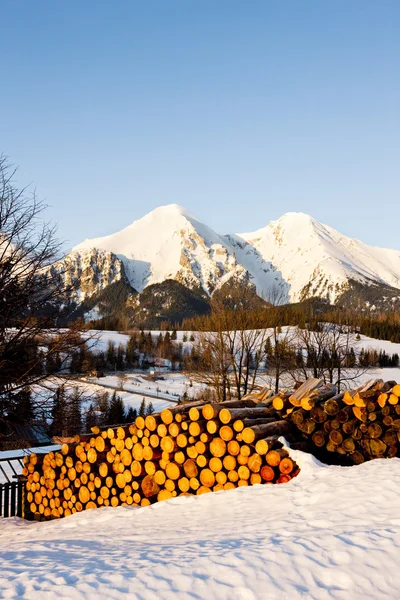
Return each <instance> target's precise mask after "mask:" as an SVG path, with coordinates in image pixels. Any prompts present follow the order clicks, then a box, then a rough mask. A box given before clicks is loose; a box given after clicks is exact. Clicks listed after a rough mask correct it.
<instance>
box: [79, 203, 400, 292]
mask: <svg viewBox="0 0 400 600" xmlns="http://www.w3.org/2000/svg"><path fill="white" fill-rule="evenodd" d="M93 249H101V250H104V251H106V252H109V253H112V256H117V257H118V259H120V260H121V261H122V263H123V265H124V267H125V272H126V276H127V278H128V281H129V282H130V284H131V286H132V287H133V288H135V289H136V290H138V291H139V292H141V291H142V290H143V289H144V288H145V287H146V286H148V285H150V284H154V283H160V282H162V281H165V280H166V279H175V280H177V281H179V282H181V283H183V284H184V285H186V286H188V287H191V288H194V287H199V286H200V287H201V288H203V289H204V290H205V291H206V292H207V294H212V293H213V291H214V290H215V289H216V288H218V287H219V286H221V285H223V284H224V283H225V282H227V281H229V280H230V279H231V278H232V277H235V278H239V279H246V280H248V281H250V282H252V283H254V284H255V285H256V288H257V291H258V293H259V295H261V296H264V297H266V298H268V296H269V295H270V293H271V290H276V289H278V290H280V291H281V292H282V295H283V298H284V299H286V300H288V301H291V302H295V301H298V300H301V299H302V298H305V297H311V296H320V297H322V298H326V299H328V300H330V301H332V302H334V301H335V300H336V299H337V298H338V296H340V294H341V293H342V292H343V291H344V290H346V288H347V287H348V284H349V282H353V281H355V282H359V283H361V284H363V285H370V284H372V283H373V284H376V285H380V286H382V285H385V286H388V296H389V297H388V302H391V298H390V295H392V296H393V295H394V296H395V297H396V298H399V297H400V292H399V293H398V294H397V291H396V290H398V289H400V252H399V251H397V250H390V249H383V248H375V247H373V246H368V245H366V244H364V243H362V242H360V241H358V240H355V239H352V238H349V237H346V236H344V235H342V234H340V233H338V232H337V231H335V230H334V229H332V228H331V227H329V226H327V225H322V224H321V223H319V222H318V221H316V220H315V219H313V218H312V217H310V216H308V215H305V214H302V213H287V214H285V215H283V216H282V217H281V218H280V219H278V220H277V221H273V222H271V223H270V224H269V225H267V226H266V227H263V228H261V229H259V230H257V231H255V232H253V233H242V234H230V235H219V234H217V233H215V232H214V231H213V230H212V229H210V228H209V227H208V226H206V225H204V224H203V223H201V222H200V221H199V220H198V219H196V218H195V217H193V216H192V215H190V214H189V213H188V212H187V211H186V210H185V209H184V208H182V207H181V206H178V205H176V204H171V205H168V206H162V207H160V208H157V209H155V210H153V211H152V212H150V213H149V214H147V215H146V216H144V217H143V218H141V219H139V220H137V221H134V222H133V223H132V224H131V225H129V226H128V227H126V228H125V229H123V230H122V231H120V232H117V233H114V234H112V235H108V236H105V237H101V238H95V239H90V240H85V241H84V242H83V243H81V244H79V245H78V246H76V248H75V249H74V251H75V252H79V253H80V256H81V257H83V256H84V255H85V253H89V254H90V255H93V252H94V250H93ZM119 276H120V274H119Z"/></svg>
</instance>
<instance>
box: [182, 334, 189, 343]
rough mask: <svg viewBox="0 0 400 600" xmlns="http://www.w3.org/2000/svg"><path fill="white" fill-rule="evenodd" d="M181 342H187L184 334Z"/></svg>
mask: <svg viewBox="0 0 400 600" xmlns="http://www.w3.org/2000/svg"><path fill="white" fill-rule="evenodd" d="M182 341H183V342H187V341H188V338H187V335H186V333H184V334H183V338H182Z"/></svg>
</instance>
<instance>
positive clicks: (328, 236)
mask: <svg viewBox="0 0 400 600" xmlns="http://www.w3.org/2000/svg"><path fill="white" fill-rule="evenodd" d="M237 237H238V238H239V239H243V240H245V241H246V242H247V243H248V244H249V245H250V246H251V248H252V249H256V250H257V252H258V253H259V254H260V256H261V257H262V258H263V259H264V260H269V261H271V263H272V264H273V265H274V267H275V268H276V269H277V271H278V272H279V273H280V274H281V276H282V279H283V280H284V281H285V282H286V284H287V285H288V289H289V298H288V299H289V300H290V301H292V302H295V301H298V300H302V299H304V298H306V297H313V296H317V297H321V298H326V299H327V300H330V301H331V302H335V301H336V300H337V298H338V296H340V295H341V293H343V291H344V290H346V288H347V287H348V285H349V282H350V281H356V282H359V283H361V284H367V285H370V284H380V285H384V286H389V287H392V288H396V289H400V252H399V251H398V250H390V249H386V248H377V247H374V246H368V245H367V244H364V243H363V242H360V241H359V240H356V239H352V238H349V237H347V236H345V235H342V234H341V233H339V232H338V231H336V230H335V229H333V228H332V227H329V226H328V225H323V224H322V223H319V222H318V221H317V220H316V219H314V218H313V217H310V216H309V215H306V214H303V213H287V214H285V215H283V216H282V217H281V218H280V219H278V220H277V221H272V222H271V223H269V225H267V226H266V227H263V228H262V229H259V230H258V231H255V232H253V233H242V234H239V235H238V236H237Z"/></svg>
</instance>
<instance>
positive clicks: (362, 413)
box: [272, 379, 400, 465]
mask: <svg viewBox="0 0 400 600" xmlns="http://www.w3.org/2000/svg"><path fill="white" fill-rule="evenodd" d="M399 398H400V385H398V384H396V382H395V381H387V382H384V381H383V380H382V379H373V380H371V381H368V382H367V383H366V384H364V385H362V386H361V387H359V388H357V389H355V390H351V391H345V392H342V393H340V394H338V393H337V392H336V388H335V386H333V385H329V384H328V385H326V384H324V383H323V382H322V381H321V380H319V379H310V380H308V381H306V382H305V383H304V384H303V385H302V386H300V387H299V388H298V389H297V390H296V391H295V392H294V393H289V392H288V393H282V394H280V395H279V396H274V397H273V398H272V405H273V407H274V408H275V409H276V411H277V412H278V413H279V414H280V415H281V417H282V418H283V419H285V420H287V421H290V422H292V423H293V424H294V425H295V427H296V428H297V430H298V431H299V432H300V433H301V438H302V439H303V440H306V441H307V442H308V444H309V447H308V450H309V451H311V452H312V453H313V454H315V455H316V456H318V457H320V458H321V459H323V460H325V461H326V462H334V463H336V464H342V465H349V464H354V463H356V464H359V463H362V462H364V461H365V460H370V459H372V458H385V457H386V458H391V457H394V456H400V403H399ZM297 441H299V439H298V440H297ZM305 449H307V448H305ZM329 454H331V456H329ZM333 456H334V458H333Z"/></svg>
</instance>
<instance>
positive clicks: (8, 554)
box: [0, 452, 400, 600]
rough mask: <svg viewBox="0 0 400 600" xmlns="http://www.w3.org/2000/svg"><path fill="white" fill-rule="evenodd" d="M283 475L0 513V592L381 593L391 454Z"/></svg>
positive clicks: (399, 524)
mask: <svg viewBox="0 0 400 600" xmlns="http://www.w3.org/2000/svg"><path fill="white" fill-rule="evenodd" d="M293 455H294V457H295V459H296V461H297V462H298V463H299V464H300V466H301V468H302V471H301V473H300V475H299V476H298V477H297V478H296V479H294V480H293V481H291V482H290V483H288V484H284V485H263V486H253V487H249V488H238V489H235V490H232V491H229V492H224V491H223V492H217V493H212V494H207V495H205V496H197V497H177V498H173V499H171V500H168V501H166V502H161V503H158V504H155V505H152V506H149V507H146V508H133V507H119V508H101V509H96V510H93V511H87V512H83V513H80V514H76V515H72V516H70V517H67V518H65V519H62V520H59V521H50V522H47V523H36V522H24V521H22V520H20V519H17V518H14V519H7V520H3V521H1V520H0V561H1V569H0V590H1V592H0V595H1V597H3V598H26V599H38V600H39V599H40V600H42V599H46V600H53V599H54V600H56V599H57V600H74V599H80V600H81V599H82V600H84V599H88V600H89V599H93V600H102V599H107V600H112V599H118V600H119V599H120V598H129V599H130V600H168V599H175V598H179V600H202V599H204V600H258V599H260V600H299V599H302V600H327V599H335V600H372V599H373V600H384V599H387V600H389V599H394V598H397V597H398V591H399V588H400V516H399V493H400V460H399V459H391V460H388V459H387V460H374V461H371V462H369V463H365V464H363V465H359V466H354V467H350V468H343V467H334V466H330V467H326V466H324V465H321V464H319V463H317V462H316V461H314V459H313V458H312V457H311V456H308V455H305V454H302V453H300V452H293Z"/></svg>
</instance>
